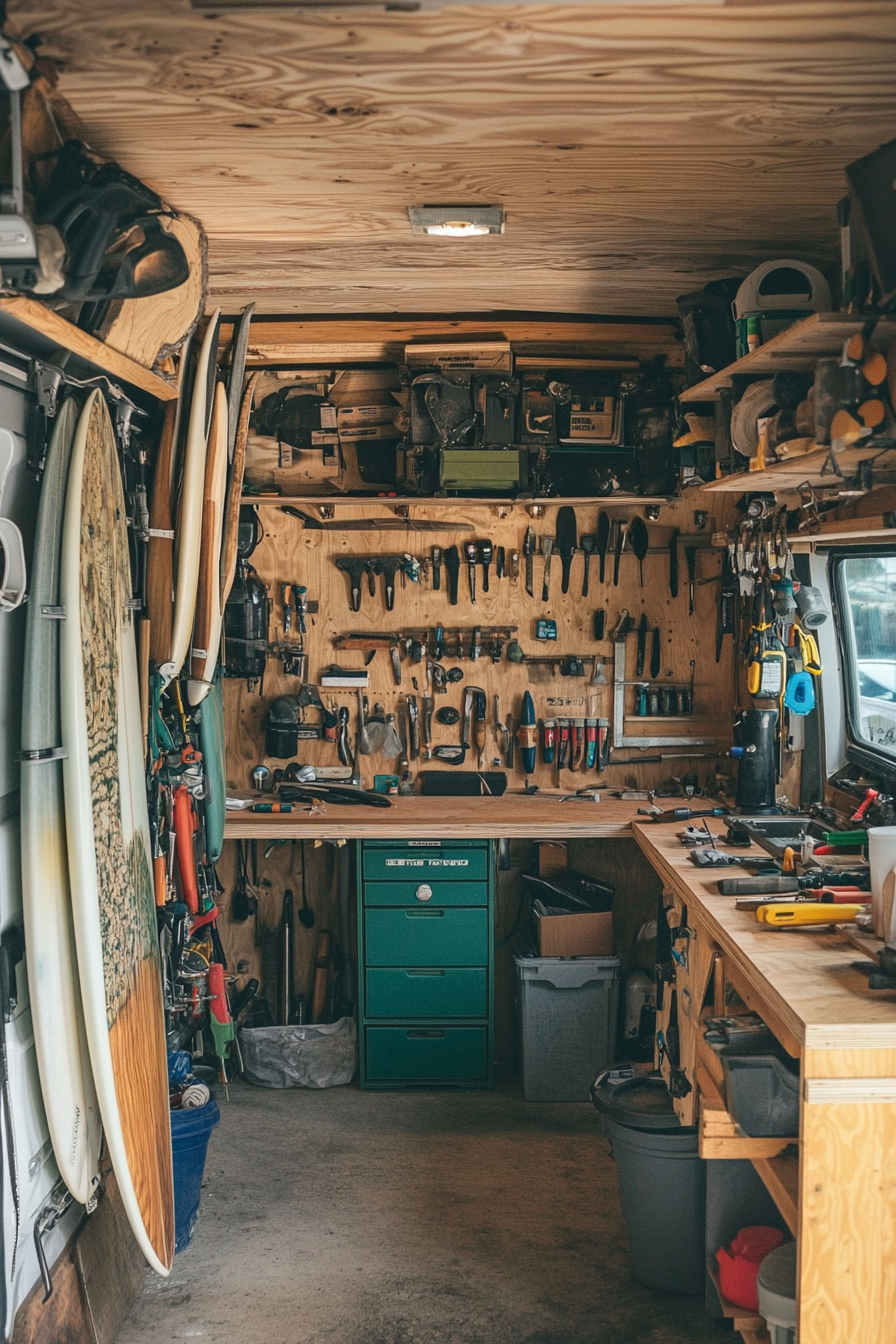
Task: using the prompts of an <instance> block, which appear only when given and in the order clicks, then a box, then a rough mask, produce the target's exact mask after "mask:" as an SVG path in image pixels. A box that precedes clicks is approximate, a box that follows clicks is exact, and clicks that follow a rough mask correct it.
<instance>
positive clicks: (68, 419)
mask: <svg viewBox="0 0 896 1344" xmlns="http://www.w3.org/2000/svg"><path fill="white" fill-rule="evenodd" d="M77 422H78V406H77V403H76V402H75V401H74V400H73V399H71V398H69V400H67V401H65V402H64V403H63V404H62V406H61V407H60V409H59V413H58V415H57V417H56V424H55V426H54V428H53V437H52V439H51V441H50V448H49V452H48V453H47V464H46V469H45V471H44V478H43V484H42V487H41V495H40V504H39V507H38V514H37V528H36V531H35V537H34V552H33V558H32V562H31V592H30V601H29V603H28V607H27V617H26V625H25V671H24V688H23V697H22V774H21V795H20V796H21V823H20V824H21V847H22V914H23V920H24V925H25V955H26V958H27V965H28V988H29V992H30V996H31V1021H32V1027H33V1030H34V1046H35V1050H36V1052H37V1067H38V1072H39V1074H40V1085H41V1092H42V1094H43V1099H44V1110H45V1111H46V1115H47V1128H48V1129H49V1131H50V1140H51V1142H52V1144H53V1153H54V1156H55V1158H56V1165H57V1166H58V1168H59V1174H60V1175H61V1176H62V1179H63V1180H64V1181H65V1184H66V1186H67V1187H68V1189H69V1190H70V1191H71V1193H72V1195H73V1196H74V1198H75V1199H76V1200H77V1201H78V1202H79V1203H80V1204H89V1203H90V1202H91V1201H92V1199H93V1197H94V1191H95V1189H96V1186H97V1184H98V1182H99V1173H98V1163H99V1155H100V1143H101V1139H102V1132H103V1131H102V1123H101V1121H100V1113H99V1103H98V1101H97V1097H96V1090H95V1088H94V1085H93V1073H92V1072H91V1068H90V1057H89V1054H88V1050H87V1038H86V1036H85V1034H84V1015H83V1012H82V1010H81V991H80V988H79V985H78V969H77V962H76V957H75V934H74V929H73V927H72V906H71V892H70V890H69V881H68V853H67V850H66V841H65V805H64V802H63V793H62V759H61V757H60V755H59V750H60V744H61V728H60V722H59V628H60V619H59V618H60V616H61V614H62V613H61V609H60V606H59V559H60V551H61V549H62V544H61V539H62V515H63V508H64V505H65V488H66V482H67V480H68V470H69V462H70V460H71V453H72V443H73V441H74V437H75V426H76V425H77Z"/></svg>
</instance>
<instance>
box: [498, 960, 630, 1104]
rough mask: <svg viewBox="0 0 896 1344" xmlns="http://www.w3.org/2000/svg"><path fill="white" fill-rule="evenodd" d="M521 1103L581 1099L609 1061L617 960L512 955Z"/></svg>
mask: <svg viewBox="0 0 896 1344" xmlns="http://www.w3.org/2000/svg"><path fill="white" fill-rule="evenodd" d="M514 961H515V962H516V967H517V975H518V977H519V990H518V994H519V1022H520V1052H521V1055H522V1072H523V1096H524V1097H525V1098H526V1100H527V1101H587V1100H588V1093H589V1089H590V1087H591V1083H592V1080H593V1078H594V1075H595V1073H597V1072H599V1070H601V1069H605V1068H606V1067H607V1065H608V1064H610V1063H612V1060H613V1049H614V1046H615V1042H616V1014H617V1002H618V998H619V958H618V957H527V956H523V955H521V954H520V955H517V956H516V957H514Z"/></svg>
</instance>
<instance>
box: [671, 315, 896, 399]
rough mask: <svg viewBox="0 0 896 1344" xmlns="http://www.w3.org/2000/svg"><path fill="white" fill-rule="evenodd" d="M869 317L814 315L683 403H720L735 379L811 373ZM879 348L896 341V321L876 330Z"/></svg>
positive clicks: (690, 391) (690, 392)
mask: <svg viewBox="0 0 896 1344" xmlns="http://www.w3.org/2000/svg"><path fill="white" fill-rule="evenodd" d="M866 320H867V319H866V318H863V317H847V316H846V315H845V314H844V313H813V314H812V316H811V317H806V318H804V319H803V321H802V322H797V323H795V324H794V325H793V326H792V327H788V329H787V331H782V332H781V334H780V335H779V336H773V337H772V339H771V340H770V341H766V343H765V345H761V346H760V347H759V349H758V350H754V351H753V352H752V353H751V354H749V355H744V357H743V358H742V359H738V360H736V362H735V363H734V364H729V365H728V367H727V368H725V369H721V370H720V371H719V372H718V373H714V374H713V375H712V376H711V377H710V378H704V379H703V382H702V383H695V384H694V386H693V387H688V388H686V389H685V391H684V392H682V394H681V397H680V398H679V400H681V401H683V402H694V401H716V400H717V399H718V396H719V393H720V392H721V391H722V390H723V389H725V388H730V387H731V386H732V380H733V379H734V378H741V377H752V378H759V377H772V376H774V374H776V373H780V372H781V370H782V369H795V370H796V371H797V372H799V373H811V372H812V370H813V369H814V367H815V363H816V360H819V359H823V358H824V357H825V356H830V355H838V354H839V353H840V350H841V348H842V346H843V342H844V341H847V340H849V338H850V336H855V335H856V334H857V333H858V332H860V331H861V330H862V328H863V327H864V326H865V322H866ZM873 340H874V343H875V345H878V346H884V347H888V346H889V345H890V344H891V343H892V342H893V341H894V340H896V320H893V319H881V321H880V322H878V324H877V327H876V328H875V332H874V337H873Z"/></svg>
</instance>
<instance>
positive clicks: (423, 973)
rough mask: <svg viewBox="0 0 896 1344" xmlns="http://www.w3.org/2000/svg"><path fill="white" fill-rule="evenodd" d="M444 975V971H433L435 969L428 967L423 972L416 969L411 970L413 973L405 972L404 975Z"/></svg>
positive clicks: (420, 969)
mask: <svg viewBox="0 0 896 1344" xmlns="http://www.w3.org/2000/svg"><path fill="white" fill-rule="evenodd" d="M444 974H445V972H444V971H439V970H435V969H430V968H429V967H427V968H426V969H425V970H424V969H422V968H418V969H416V970H413V971H405V975H441V976H444Z"/></svg>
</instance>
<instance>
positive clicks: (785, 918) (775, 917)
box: [756, 901, 865, 929]
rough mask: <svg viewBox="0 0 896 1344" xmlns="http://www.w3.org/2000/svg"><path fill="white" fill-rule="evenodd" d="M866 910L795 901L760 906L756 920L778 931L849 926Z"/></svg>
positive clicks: (848, 906) (858, 906) (818, 902)
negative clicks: (815, 926) (824, 925)
mask: <svg viewBox="0 0 896 1344" xmlns="http://www.w3.org/2000/svg"><path fill="white" fill-rule="evenodd" d="M864 909H865V907H864V906H863V905H835V904H834V903H833V902H830V903H825V902H821V901H794V902H793V904H788V903H786V902H783V901H782V902H776V903H775V904H774V905H760V906H759V908H758V910H757V911H756V918H757V919H758V920H759V922H760V924H770V925H771V926H772V927H773V928H776V929H790V928H796V927H798V926H799V925H801V924H802V925H806V924H848V923H849V922H850V921H851V920H853V919H855V917H856V915H859V914H861V913H862V911H863V910H864Z"/></svg>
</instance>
